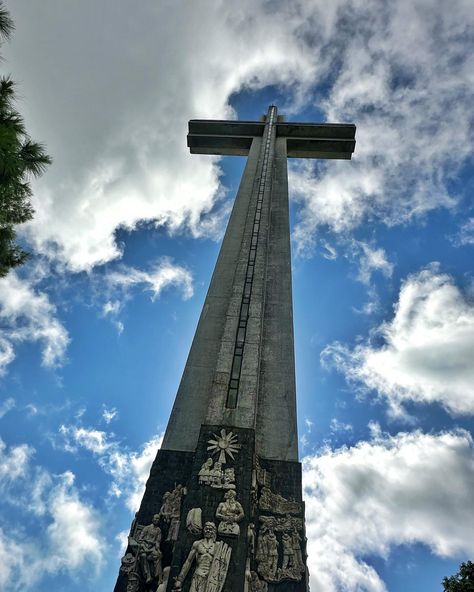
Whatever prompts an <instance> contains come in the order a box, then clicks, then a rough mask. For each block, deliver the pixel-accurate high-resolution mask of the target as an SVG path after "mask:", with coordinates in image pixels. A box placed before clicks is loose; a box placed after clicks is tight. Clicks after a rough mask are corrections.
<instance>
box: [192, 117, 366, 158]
mask: <svg viewBox="0 0 474 592" xmlns="http://www.w3.org/2000/svg"><path fill="white" fill-rule="evenodd" d="M272 112H273V113H274V115H276V107H274V106H271V107H270V108H269V111H268V115H267V116H266V117H265V121H225V120H223V121H221V120H212V119H208V120H206V119H192V120H191V121H190V122H189V134H188V146H189V148H190V150H191V152H192V153H193V154H218V155H224V156H230V155H234V156H247V155H248V153H249V150H250V147H251V145H252V141H253V140H254V138H256V137H261V136H263V133H264V131H265V125H266V123H267V121H269V119H270V115H271V113H272ZM276 119H277V121H276V123H275V128H276V130H275V131H276V137H277V138H286V150H287V157H288V158H337V159H344V160H350V158H351V156H352V153H353V152H354V148H355V139H354V138H355V131H356V126H355V125H353V124H346V123H290V122H288V123H287V122H284V121H282V120H281V119H282V118H280V117H278V118H276Z"/></svg>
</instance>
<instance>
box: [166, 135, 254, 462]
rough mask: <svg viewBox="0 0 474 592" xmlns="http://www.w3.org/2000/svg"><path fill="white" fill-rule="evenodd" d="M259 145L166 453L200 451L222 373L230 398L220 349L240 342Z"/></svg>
mask: <svg viewBox="0 0 474 592" xmlns="http://www.w3.org/2000/svg"><path fill="white" fill-rule="evenodd" d="M260 142H261V139H260V138H256V139H255V140H254V143H253V145H252V147H251V150H250V153H249V158H248V160H247V164H246V167H245V170H244V173H243V176H242V180H241V183H240V187H239V191H238V193H237V197H236V199H235V203H234V207H233V210H232V214H231V216H230V219H229V223H228V226H227V230H226V233H225V236H224V240H223V242H222V247H221V250H220V253H219V257H218V259H217V263H216V267H215V269H214V273H213V275H212V279H211V283H210V286H209V290H208V293H207V296H206V300H205V302H204V306H203V310H202V312H201V316H200V319H199V323H198V326H197V329H196V333H195V336H194V339H193V343H192V346H191V350H190V352H189V356H188V360H187V362H186V367H185V370H184V373H183V377H182V379H181V383H180V386H179V389H178V394H177V395H176V400H175V403H174V406H173V410H172V413H171V417H170V420H169V422H168V427H167V429H166V433H165V437H164V440H163V445H162V447H163V448H164V449H169V450H183V451H194V450H195V448H196V445H197V440H198V437H199V430H200V429H201V424H202V423H204V421H205V419H206V415H207V414H208V410H210V411H212V410H213V409H215V408H216V406H217V405H219V404H220V405H221V406H222V405H223V403H222V401H223V399H222V397H220V401H219V402H215V401H214V400H213V399H212V398H211V392H212V391H213V392H214V396H215V393H216V390H218V385H219V377H220V376H221V375H220V371H221V368H223V369H224V376H222V377H221V378H222V381H221V382H222V385H221V387H222V389H221V390H222V391H225V393H226V394H227V385H228V377H229V373H230V366H231V363H232V357H231V353H229V355H228V356H227V357H226V356H224V358H223V356H222V351H221V350H222V349H223V348H226V347H229V348H230V349H231V348H232V347H233V344H234V342H235V334H236V329H237V320H236V319H237V315H238V307H239V306H240V300H241V293H242V289H243V275H244V273H245V271H244V269H245V261H246V256H247V255H246V253H245V240H246V232H245V230H246V227H247V235H248V221H247V219H248V217H249V216H250V213H249V204H250V201H251V198H252V189H253V186H254V176H255V172H256V169H257V165H258V156H259V150H260ZM247 240H248V236H247ZM220 353H221V356H220V359H219V354H220ZM213 387H214V388H213ZM224 400H225V399H224ZM209 422H211V423H212V419H208V423H209ZM215 423H217V422H215ZM242 427H249V426H242ZM252 427H253V426H252Z"/></svg>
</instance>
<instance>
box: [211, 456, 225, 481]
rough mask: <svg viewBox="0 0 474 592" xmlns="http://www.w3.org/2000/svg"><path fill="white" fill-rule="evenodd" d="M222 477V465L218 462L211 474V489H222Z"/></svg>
mask: <svg viewBox="0 0 474 592" xmlns="http://www.w3.org/2000/svg"><path fill="white" fill-rule="evenodd" d="M222 475H223V472H222V463H221V462H219V461H218V460H217V461H216V462H215V463H214V467H213V468H212V469H211V470H210V472H209V485H210V486H211V487H221V486H222Z"/></svg>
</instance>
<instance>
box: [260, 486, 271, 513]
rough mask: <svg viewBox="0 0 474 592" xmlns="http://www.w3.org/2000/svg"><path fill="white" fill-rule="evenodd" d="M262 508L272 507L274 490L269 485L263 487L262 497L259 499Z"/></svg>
mask: <svg viewBox="0 0 474 592" xmlns="http://www.w3.org/2000/svg"><path fill="white" fill-rule="evenodd" d="M258 504H259V506H260V509H262V510H269V509H271V507H272V492H271V491H270V488H269V487H262V491H261V492H260V499H259V500H258Z"/></svg>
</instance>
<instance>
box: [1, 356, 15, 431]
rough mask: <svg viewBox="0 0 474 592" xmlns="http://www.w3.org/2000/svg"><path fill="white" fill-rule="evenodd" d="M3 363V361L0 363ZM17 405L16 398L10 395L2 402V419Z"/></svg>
mask: <svg viewBox="0 0 474 592" xmlns="http://www.w3.org/2000/svg"><path fill="white" fill-rule="evenodd" d="M0 365H1V363H0ZM14 407H15V399H14V398H13V397H8V399H5V400H4V401H2V402H1V403H0V419H1V418H2V417H3V416H4V415H6V414H7V413H8V412H9V411H11V410H12V409H13V408H14Z"/></svg>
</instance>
